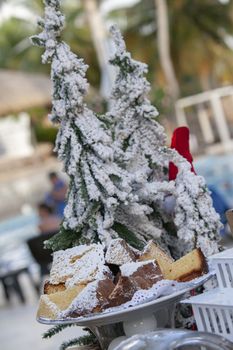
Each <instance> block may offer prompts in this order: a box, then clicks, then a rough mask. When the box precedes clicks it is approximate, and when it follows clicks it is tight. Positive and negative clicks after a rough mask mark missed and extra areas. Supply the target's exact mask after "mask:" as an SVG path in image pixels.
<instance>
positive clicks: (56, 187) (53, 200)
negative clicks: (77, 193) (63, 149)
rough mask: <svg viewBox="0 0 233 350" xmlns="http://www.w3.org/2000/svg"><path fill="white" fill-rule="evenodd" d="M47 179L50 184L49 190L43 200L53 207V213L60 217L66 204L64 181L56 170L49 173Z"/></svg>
mask: <svg viewBox="0 0 233 350" xmlns="http://www.w3.org/2000/svg"><path fill="white" fill-rule="evenodd" d="M48 176H49V180H50V182H51V184H52V189H51V191H50V192H49V193H48V194H47V196H46V200H45V202H46V203H47V204H48V205H49V206H51V207H52V208H54V213H55V214H56V215H58V216H59V217H60V218H62V217H63V213H64V208H65V205H66V201H65V199H66V192H67V185H66V183H65V182H64V181H63V180H62V179H61V178H59V176H58V175H57V173H56V172H51V173H49V175H48Z"/></svg>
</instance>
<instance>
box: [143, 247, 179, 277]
mask: <svg viewBox="0 0 233 350" xmlns="http://www.w3.org/2000/svg"><path fill="white" fill-rule="evenodd" d="M147 260H155V261H156V262H157V264H158V265H159V268H160V270H161V272H162V274H163V275H164V274H166V272H167V269H168V268H169V267H170V265H171V264H172V263H173V262H174V260H173V259H172V257H171V256H169V255H168V254H167V253H166V252H164V251H163V250H162V249H161V248H160V247H159V246H158V245H157V244H155V243H154V242H153V241H149V242H148V244H147V245H146V246H145V248H144V250H143V252H142V254H141V256H140V257H139V261H147Z"/></svg>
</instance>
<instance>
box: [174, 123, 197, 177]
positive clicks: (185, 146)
mask: <svg viewBox="0 0 233 350" xmlns="http://www.w3.org/2000/svg"><path fill="white" fill-rule="evenodd" d="M171 148H174V149H176V150H177V152H178V153H179V154H180V155H181V156H183V157H184V158H186V159H187V161H188V162H189V163H190V164H191V171H192V172H193V173H194V174H196V172H195V170H194V167H193V157H192V155H191V153H190V150H189V128H187V127H186V126H181V127H179V128H177V129H175V130H174V132H173V135H172V141H171ZM177 173H178V168H177V167H176V166H175V164H173V163H172V162H170V163H169V181H170V180H175V179H176V176H177Z"/></svg>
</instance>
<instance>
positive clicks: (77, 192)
mask: <svg viewBox="0 0 233 350" xmlns="http://www.w3.org/2000/svg"><path fill="white" fill-rule="evenodd" d="M44 3H45V17H44V19H42V20H40V21H39V23H40V25H41V26H42V28H43V31H42V33H40V34H39V35H37V36H35V37H33V38H32V41H33V43H35V44H37V45H38V44H39V45H40V46H44V47H45V53H44V54H43V56H42V57H43V62H44V63H47V62H50V63H51V79H52V83H53V101H52V113H51V116H50V118H51V120H52V121H53V122H54V123H59V131H58V135H57V139H56V147H55V150H56V152H57V154H58V158H59V159H60V160H61V161H62V162H63V164H64V170H65V172H66V173H67V175H68V176H69V177H70V184H69V191H68V195H67V205H66V207H65V211H64V220H63V223H62V225H61V230H60V232H59V234H58V235H56V236H55V237H53V238H52V239H51V240H50V241H49V242H48V246H49V247H51V248H52V249H54V250H57V249H65V248H68V247H69V246H72V245H77V244H78V243H80V242H82V243H84V242H93V241H98V240H100V241H101V242H104V243H108V241H109V240H110V239H111V238H114V237H117V236H118V235H117V233H116V232H115V231H114V230H113V229H112V226H113V223H114V212H115V210H116V208H117V207H118V206H119V205H120V204H121V203H123V204H127V203H128V201H129V200H131V199H132V195H131V191H132V189H131V185H130V183H131V178H130V175H129V173H128V172H127V171H126V170H124V169H122V168H120V167H119V166H118V165H117V164H116V163H115V162H114V159H113V158H114V157H113V149H112V147H111V144H112V139H111V137H110V133H109V134H108V133H107V131H106V128H105V126H104V125H103V123H102V122H101V121H100V120H99V119H98V117H97V116H96V115H95V113H94V112H93V111H92V110H90V109H88V107H87V106H86V104H85V103H84V101H83V99H84V96H85V95H86V93H87V90H88V83H87V80H86V76H85V75H86V70H87V65H85V64H84V62H83V60H82V59H79V58H78V57H77V56H76V55H75V54H74V53H73V52H71V50H70V48H69V46H68V45H67V44H66V43H64V42H63V41H62V40H61V39H60V34H61V30H62V28H63V26H64V17H63V15H62V13H61V11H60V1H59V0H45V1H44Z"/></svg>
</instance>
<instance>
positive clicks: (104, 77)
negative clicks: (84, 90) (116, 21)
mask: <svg viewBox="0 0 233 350" xmlns="http://www.w3.org/2000/svg"><path fill="white" fill-rule="evenodd" d="M83 6H84V9H85V11H86V15H87V20H88V23H89V26H90V29H91V35H92V40H93V43H94V46H95V50H96V54H97V58H98V62H99V66H100V70H101V93H102V95H103V96H104V97H108V96H109V93H110V91H111V87H112V83H113V79H114V74H113V70H112V69H111V67H110V66H109V63H108V60H109V49H108V43H107V35H106V30H105V26H104V23H103V20H102V17H101V13H100V10H99V5H98V1H97V0H83Z"/></svg>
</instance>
